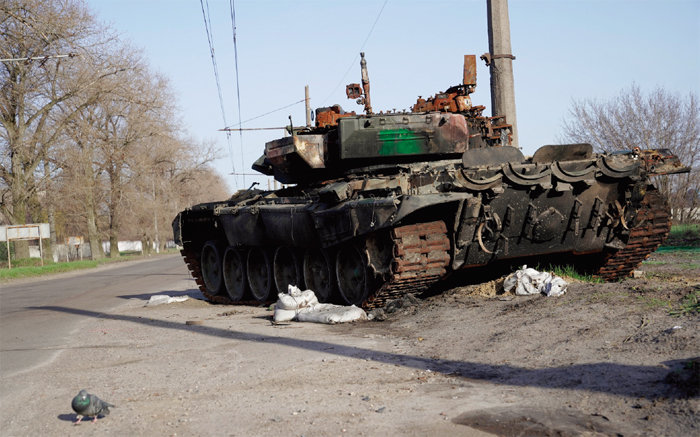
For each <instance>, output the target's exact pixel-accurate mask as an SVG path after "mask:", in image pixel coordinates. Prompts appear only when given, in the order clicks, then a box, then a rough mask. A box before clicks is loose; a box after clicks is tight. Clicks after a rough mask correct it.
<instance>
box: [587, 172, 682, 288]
mask: <svg viewBox="0 0 700 437" xmlns="http://www.w3.org/2000/svg"><path fill="white" fill-rule="evenodd" d="M635 222H636V226H634V227H632V228H631V229H630V236H629V240H628V241H627V245H626V246H625V247H624V248H623V249H620V250H618V251H616V252H614V253H611V254H609V255H608V257H607V259H606V260H605V262H604V264H603V265H602V266H601V267H600V268H599V269H598V271H597V272H596V273H595V274H594V276H597V277H599V278H602V279H604V280H606V281H617V280H619V279H622V278H625V277H628V276H630V275H631V274H632V270H634V269H635V268H637V267H638V266H639V265H640V264H641V263H642V261H644V260H645V259H647V258H648V257H649V255H651V253H652V252H653V251H655V250H656V249H657V248H658V247H659V246H661V244H662V243H663V242H664V240H666V237H667V236H668V233H669V231H670V230H671V212H670V210H669V207H668V204H667V203H666V201H665V200H664V199H663V197H661V195H660V194H659V191H658V190H657V189H656V188H654V187H651V186H650V187H648V189H647V192H646V194H645V196H644V198H643V199H642V202H641V208H640V209H639V210H638V211H637V217H636V219H635Z"/></svg>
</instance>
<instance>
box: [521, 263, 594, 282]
mask: <svg viewBox="0 0 700 437" xmlns="http://www.w3.org/2000/svg"><path fill="white" fill-rule="evenodd" d="M535 270H539V271H541V272H543V271H546V272H551V273H553V274H555V275H557V276H566V277H569V278H572V279H575V280H577V281H582V282H591V283H595V284H601V283H603V282H605V281H604V280H602V279H601V278H596V277H594V276H593V275H587V274H583V273H580V272H578V271H577V270H576V268H575V267H574V266H572V265H569V264H567V265H556V264H554V265H552V264H550V265H548V266H546V267H542V266H539V265H538V266H537V267H535Z"/></svg>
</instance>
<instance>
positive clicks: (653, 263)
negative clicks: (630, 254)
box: [642, 259, 668, 266]
mask: <svg viewBox="0 0 700 437" xmlns="http://www.w3.org/2000/svg"><path fill="white" fill-rule="evenodd" d="M642 264H646V265H649V266H663V265H665V264H668V263H667V262H666V261H656V260H649V259H647V260H644V261H642Z"/></svg>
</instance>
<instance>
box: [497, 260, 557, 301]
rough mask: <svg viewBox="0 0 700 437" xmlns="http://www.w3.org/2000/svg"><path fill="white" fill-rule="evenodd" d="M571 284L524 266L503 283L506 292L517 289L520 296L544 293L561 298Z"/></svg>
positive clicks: (516, 291) (516, 292)
mask: <svg viewBox="0 0 700 437" xmlns="http://www.w3.org/2000/svg"><path fill="white" fill-rule="evenodd" d="M568 285H569V284H568V283H567V282H566V281H564V280H563V279H562V278H560V277H559V276H555V275H552V274H551V273H548V272H538V271H537V270H535V269H533V268H528V267H527V266H523V267H522V268H521V269H520V270H517V271H515V272H513V273H511V274H510V275H508V277H507V278H506V279H505V281H503V288H504V289H505V291H511V290H513V288H515V294H517V295H518V296H527V295H530V294H537V293H542V294H544V295H545V296H561V295H562V294H564V293H566V287H567V286H568Z"/></svg>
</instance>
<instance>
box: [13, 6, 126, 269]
mask: <svg viewBox="0 0 700 437" xmlns="http://www.w3.org/2000/svg"><path fill="white" fill-rule="evenodd" d="M105 43H106V40H105V39H104V35H102V34H100V32H99V31H98V29H97V28H96V27H95V22H94V19H93V18H92V16H91V15H89V13H88V12H87V11H86V10H85V8H84V7H83V6H82V4H80V3H77V2H76V1H69V0H65V1H44V0H6V1H4V2H2V3H0V57H2V58H3V59H5V60H4V61H3V62H2V68H1V69H0V84H1V85H0V123H1V126H2V129H1V130H0V146H1V147H2V155H1V158H0V213H2V215H3V216H4V217H5V218H6V219H7V220H8V221H9V222H10V223H13V224H23V223H26V222H27V220H32V219H34V217H31V214H30V209H29V205H30V203H31V202H32V201H33V200H34V199H35V198H36V196H37V193H38V192H39V190H41V189H44V188H45V186H44V184H43V182H44V180H43V179H44V177H46V176H48V175H50V173H51V171H50V169H45V168H44V165H42V164H44V163H46V162H47V161H48V160H49V154H50V149H51V147H52V146H53V145H55V144H56V142H57V140H58V137H59V136H60V135H61V132H62V131H63V129H64V128H65V126H66V124H67V123H68V122H69V121H70V120H71V119H72V118H73V117H75V116H76V114H77V112H78V109H79V108H83V107H85V106H87V105H90V104H91V102H92V100H91V99H92V98H93V97H94V96H95V94H94V93H86V92H85V91H86V90H88V89H90V88H92V87H94V86H95V85H96V84H98V83H99V82H100V81H101V80H103V79H104V78H105V77H108V76H110V75H112V74H114V71H111V70H104V69H87V68H82V67H81V62H83V61H81V59H80V58H81V57H83V56H84V55H85V54H86V53H87V51H86V48H89V49H90V50H95V48H96V47H98V46H99V45H101V44H105ZM68 102H73V103H72V106H73V108H75V110H74V111H73V112H62V113H61V116H59V115H58V114H59V112H60V111H59V108H60V105H61V104H66V103H68ZM47 170H48V171H47ZM18 251H19V252H20V254H19V255H20V256H21V255H23V254H24V253H22V252H25V251H26V247H24V248H22V247H20V248H18Z"/></svg>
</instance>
